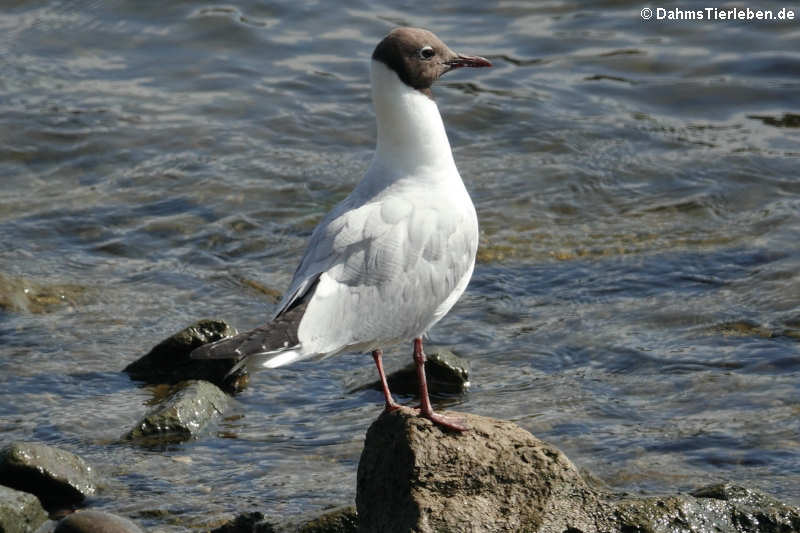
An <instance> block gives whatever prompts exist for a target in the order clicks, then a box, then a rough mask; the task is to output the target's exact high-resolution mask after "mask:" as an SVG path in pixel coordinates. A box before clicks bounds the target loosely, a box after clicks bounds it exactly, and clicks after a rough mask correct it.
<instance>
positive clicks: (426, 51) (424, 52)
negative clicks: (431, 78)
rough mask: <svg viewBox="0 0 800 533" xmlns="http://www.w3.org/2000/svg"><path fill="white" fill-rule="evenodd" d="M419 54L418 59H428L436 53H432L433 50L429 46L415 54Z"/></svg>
mask: <svg viewBox="0 0 800 533" xmlns="http://www.w3.org/2000/svg"><path fill="white" fill-rule="evenodd" d="M417 53H418V54H419V58H420V59H426V60H427V59H430V58H432V57H433V56H435V55H436V52H434V51H433V48H432V47H430V46H423V47H422V48H420V49H419V51H418V52H417Z"/></svg>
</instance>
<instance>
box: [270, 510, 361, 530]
mask: <svg viewBox="0 0 800 533" xmlns="http://www.w3.org/2000/svg"><path fill="white" fill-rule="evenodd" d="M357 531H358V515H357V514H356V508H355V507H354V506H352V505H347V506H344V507H336V508H334V509H327V510H325V511H322V512H317V513H310V514H307V515H304V516H302V517H300V518H297V519H293V520H291V521H288V522H283V523H281V524H278V525H277V526H275V532H276V533H356V532H357Z"/></svg>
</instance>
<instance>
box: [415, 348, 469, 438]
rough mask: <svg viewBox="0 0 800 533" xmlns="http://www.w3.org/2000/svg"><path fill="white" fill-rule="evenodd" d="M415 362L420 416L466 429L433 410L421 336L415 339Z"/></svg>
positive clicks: (445, 424) (462, 429)
mask: <svg viewBox="0 0 800 533" xmlns="http://www.w3.org/2000/svg"><path fill="white" fill-rule="evenodd" d="M414 363H416V365H417V379H418V380H419V397H420V406H419V414H420V416H424V417H425V418H427V419H428V420H430V421H431V422H433V423H434V424H437V425H439V426H442V427H445V428H448V429H452V430H455V431H466V430H467V428H466V426H464V425H462V424H460V423H459V421H456V420H453V419H450V418H447V417H446V416H442V415H437V414H436V413H434V412H433V407H431V399H430V397H428V381H427V379H425V352H423V351H422V338H421V337H417V338H416V339H414Z"/></svg>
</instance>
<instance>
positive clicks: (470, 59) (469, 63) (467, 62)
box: [444, 54, 492, 69]
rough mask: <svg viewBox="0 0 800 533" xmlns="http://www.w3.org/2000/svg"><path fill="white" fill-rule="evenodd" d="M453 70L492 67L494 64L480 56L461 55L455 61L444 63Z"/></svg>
mask: <svg viewBox="0 0 800 533" xmlns="http://www.w3.org/2000/svg"><path fill="white" fill-rule="evenodd" d="M444 64H445V65H448V66H449V67H450V68H451V69H454V68H461V67H491V66H492V64H491V63H490V62H489V60H488V59H486V58H485V57H480V56H462V55H460V54H459V56H458V57H456V58H455V59H450V60H448V61H445V62H444Z"/></svg>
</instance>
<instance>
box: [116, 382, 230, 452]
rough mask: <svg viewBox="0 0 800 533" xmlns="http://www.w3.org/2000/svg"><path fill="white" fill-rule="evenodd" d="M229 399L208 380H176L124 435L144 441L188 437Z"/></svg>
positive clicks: (165, 440)
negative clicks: (168, 392) (169, 389)
mask: <svg viewBox="0 0 800 533" xmlns="http://www.w3.org/2000/svg"><path fill="white" fill-rule="evenodd" d="M229 401H230V400H229V399H228V396H227V395H226V394H225V393H224V392H223V391H222V390H221V389H220V388H219V387H217V386H216V385H214V384H213V383H209V382H208V381H202V380H195V381H185V382H183V383H179V384H177V385H175V386H174V387H173V388H172V389H171V391H170V394H169V396H167V398H166V399H164V400H162V401H161V402H159V403H158V404H157V405H156V406H155V407H154V408H153V409H152V410H150V412H148V413H147V414H146V415H145V417H144V418H143V419H142V420H141V421H140V422H139V423H138V424H136V426H135V427H134V428H133V429H132V430H130V431H129V432H128V433H127V435H126V436H125V438H127V439H130V440H137V441H139V442H140V443H142V444H146V445H159V444H166V443H170V442H181V441H184V440H188V439H190V438H192V437H194V436H195V435H197V434H198V433H200V432H201V431H202V430H203V428H204V427H205V426H206V425H207V424H208V423H209V422H210V421H211V420H212V419H214V418H215V417H216V416H217V415H220V414H222V413H223V412H224V411H225V409H226V408H227V406H228V403H229Z"/></svg>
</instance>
